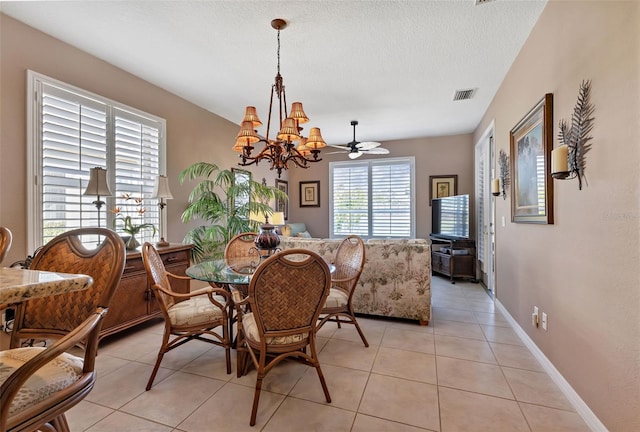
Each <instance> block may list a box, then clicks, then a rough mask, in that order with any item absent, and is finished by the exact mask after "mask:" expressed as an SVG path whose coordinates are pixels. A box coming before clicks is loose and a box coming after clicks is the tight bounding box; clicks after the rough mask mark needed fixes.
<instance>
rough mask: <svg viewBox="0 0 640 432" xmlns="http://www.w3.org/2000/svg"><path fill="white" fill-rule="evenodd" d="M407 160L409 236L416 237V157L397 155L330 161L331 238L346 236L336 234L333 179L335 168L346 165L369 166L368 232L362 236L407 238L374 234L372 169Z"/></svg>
mask: <svg viewBox="0 0 640 432" xmlns="http://www.w3.org/2000/svg"><path fill="white" fill-rule="evenodd" d="M402 162H406V163H407V164H408V165H409V168H410V188H411V190H410V194H409V196H410V198H409V202H410V207H411V208H410V215H409V217H410V234H409V237H408V238H412V239H413V238H416V198H415V197H416V185H415V181H416V175H415V157H414V156H407V157H397V158H376V159H365V160H361V161H357V160H353V161H336V162H329V198H330V199H329V215H330V217H329V237H330V238H344V237H345V235H342V234H339V235H338V234H335V233H334V218H333V216H332V215H334V197H333V181H334V169H335V168H339V167H345V166H350V165H351V166H356V165H359V166H365V165H366V166H367V177H368V178H367V193H368V197H369V198H368V203H367V227H368V234H367V235H361V237H362V238H365V239H384V238H407V237H405V236H402V237H400V236H393V237H391V236H374V235H372V220H373V213H374V212H373V191H372V188H371V182H372V178H371V171H372V167H373V166H374V165H382V166H384V165H389V164H398V163H402Z"/></svg>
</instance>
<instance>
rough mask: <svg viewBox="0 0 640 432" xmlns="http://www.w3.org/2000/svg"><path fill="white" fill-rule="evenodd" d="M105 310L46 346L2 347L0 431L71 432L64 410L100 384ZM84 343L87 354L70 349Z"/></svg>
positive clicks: (99, 309) (101, 310)
mask: <svg viewBox="0 0 640 432" xmlns="http://www.w3.org/2000/svg"><path fill="white" fill-rule="evenodd" d="M123 248H124V245H123ZM105 312H106V309H104V308H98V309H97V310H96V311H94V313H92V314H90V315H89V317H88V318H86V319H85V320H84V322H82V323H81V324H80V325H79V326H78V327H76V328H75V329H74V330H72V331H71V332H69V333H67V335H66V336H64V337H63V338H61V339H59V340H58V341H56V342H55V343H54V344H53V345H50V346H48V347H47V348H42V347H28V348H16V349H9V350H5V351H0V432H5V431H10V432H32V431H36V430H42V431H52V430H53V431H57V432H68V431H69V425H68V423H67V420H66V416H65V412H66V411H68V410H69V409H70V408H72V407H73V406H75V405H77V404H78V403H79V402H80V401H81V400H82V399H83V398H84V397H85V396H86V395H87V394H88V393H89V392H90V391H91V389H93V386H94V384H95V382H96V371H95V357H96V351H97V349H98V336H99V333H100V326H101V324H102V317H103V316H104V314H105ZM80 343H82V344H83V345H84V346H85V350H84V355H83V357H76V356H74V355H71V354H69V353H66V351H67V350H69V349H71V348H73V347H74V346H75V345H77V344H80Z"/></svg>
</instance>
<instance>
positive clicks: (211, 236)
mask: <svg viewBox="0 0 640 432" xmlns="http://www.w3.org/2000/svg"><path fill="white" fill-rule="evenodd" d="M238 172H240V173H241V174H243V175H241V176H238ZM237 179H241V180H242V181H237ZM178 180H179V181H180V183H184V182H185V181H198V183H197V184H196V185H195V186H194V188H193V190H192V191H191V193H190V194H189V205H188V206H187V208H186V209H185V210H184V212H183V213H182V221H183V222H184V223H188V222H191V221H194V220H198V219H200V220H202V221H203V222H206V224H203V225H200V226H197V227H195V228H193V229H191V230H190V231H189V232H188V233H187V235H186V236H185V238H184V241H185V243H190V244H193V249H192V251H191V257H192V259H193V261H195V262H200V261H205V260H208V259H216V258H222V257H223V256H224V248H225V245H226V244H227V243H228V242H229V240H230V239H231V238H232V237H233V236H235V235H236V234H240V233H242V232H246V231H258V228H259V222H257V221H255V220H251V219H250V215H251V214H264V215H267V216H271V214H272V213H273V209H272V208H271V207H270V206H269V202H270V201H271V200H273V199H287V195H286V194H285V193H284V192H282V191H281V190H279V189H277V188H275V187H271V186H267V185H266V184H264V183H259V182H256V181H254V180H253V179H252V178H251V174H250V173H249V172H248V171H242V170H236V171H232V170H228V169H225V170H220V168H218V166H217V165H215V164H213V163H208V162H197V163H195V164H193V165H191V166H189V167H188V168H185V169H184V170H183V171H182V172H181V173H180V175H179V177H178Z"/></svg>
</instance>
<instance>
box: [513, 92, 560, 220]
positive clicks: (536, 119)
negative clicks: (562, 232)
mask: <svg viewBox="0 0 640 432" xmlns="http://www.w3.org/2000/svg"><path fill="white" fill-rule="evenodd" d="M552 147H553V94H552V93H547V94H546V95H544V97H543V98H542V99H541V100H540V102H538V103H537V104H536V106H535V107H533V109H532V110H531V111H529V112H528V113H527V115H526V116H524V118H523V119H522V120H520V122H519V123H518V124H517V125H516V126H515V127H514V128H513V129H511V181H512V183H513V193H512V194H511V221H512V222H519V223H538V224H552V223H553V181H551V169H550V166H549V165H550V163H551V148H552Z"/></svg>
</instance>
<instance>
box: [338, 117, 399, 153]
mask: <svg viewBox="0 0 640 432" xmlns="http://www.w3.org/2000/svg"><path fill="white" fill-rule="evenodd" d="M357 125H358V120H351V126H353V141H351V142H349V143H347V144H346V145H334V144H329V146H330V147H334V148H338V149H341V150H342V151H336V152H329V153H327V154H334V153H347V154H348V155H349V159H357V158H359V157H360V156H362V155H363V154H365V153H368V154H389V150H387V149H386V148H382V147H380V146H381V145H382V144H380V143H379V142H375V141H364V142H360V141H356V126H357Z"/></svg>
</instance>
